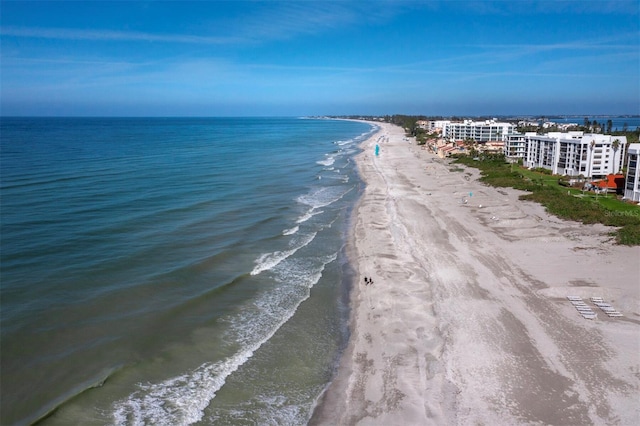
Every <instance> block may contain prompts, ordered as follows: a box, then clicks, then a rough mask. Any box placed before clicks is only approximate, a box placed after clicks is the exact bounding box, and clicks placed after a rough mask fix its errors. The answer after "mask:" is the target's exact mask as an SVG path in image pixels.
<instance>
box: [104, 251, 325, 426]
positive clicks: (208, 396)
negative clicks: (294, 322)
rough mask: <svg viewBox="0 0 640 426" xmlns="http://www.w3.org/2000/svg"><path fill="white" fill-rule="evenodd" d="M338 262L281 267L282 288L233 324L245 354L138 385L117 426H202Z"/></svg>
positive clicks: (117, 409)
mask: <svg viewBox="0 0 640 426" xmlns="http://www.w3.org/2000/svg"><path fill="white" fill-rule="evenodd" d="M336 258H337V253H333V254H332V255H329V256H325V257H324V258H323V259H320V260H321V262H320V264H318V263H316V264H315V265H313V266H312V265H309V264H308V263H307V262H304V261H302V262H288V264H287V265H281V266H280V267H279V268H278V271H277V274H276V276H277V280H278V282H279V283H280V285H279V286H278V288H276V289H274V290H275V291H268V292H265V293H263V294H262V295H261V296H260V297H259V298H258V299H257V300H256V301H255V302H254V306H255V307H256V308H258V309H255V310H247V311H244V313H243V314H241V315H240V318H237V317H236V318H232V319H229V321H230V322H231V323H232V324H233V326H232V327H231V328H230V330H229V333H232V334H234V335H235V338H234V340H235V341H237V342H239V343H241V344H242V345H243V346H244V348H243V349H242V350H240V351H239V352H237V353H236V354H234V355H232V356H231V357H229V358H227V359H225V360H221V361H219V362H215V363H207V364H203V365H202V366H200V367H199V368H197V369H196V370H194V371H192V372H189V373H187V374H183V375H181V376H178V377H174V378H171V379H169V380H165V381H163V382H160V383H157V384H144V385H142V384H141V385H139V387H140V390H138V391H136V392H134V393H133V394H131V395H130V396H129V397H128V398H127V399H126V400H122V401H119V402H117V403H116V404H115V406H114V413H113V417H114V422H115V424H116V425H118V426H120V425H147V424H155V425H189V424H192V423H195V422H199V421H201V420H202V419H203V417H204V410H205V409H206V407H207V406H209V405H210V404H211V401H212V400H213V399H214V398H215V396H216V393H217V392H218V391H219V390H220V389H221V388H222V386H224V384H225V382H226V379H227V377H229V375H230V374H232V373H233V372H234V371H236V370H237V369H238V368H239V367H240V366H242V365H243V364H244V363H246V362H247V361H248V360H249V359H250V358H251V357H252V356H253V354H254V352H255V351H256V350H258V349H259V348H260V346H262V345H263V344H264V343H265V342H267V341H268V340H269V339H270V338H271V337H272V336H273V335H274V334H275V333H276V332H277V331H278V329H280V327H282V325H283V324H285V323H286V322H287V321H288V320H289V319H290V318H291V317H292V316H293V315H294V314H295V312H296V310H297V309H298V307H299V306H300V304H301V303H302V302H304V301H305V300H306V299H308V298H309V294H310V289H311V287H313V286H314V285H315V284H316V283H317V282H318V281H319V280H320V277H321V276H322V272H323V271H324V268H325V267H326V265H327V264H328V263H330V262H333V261H334V260H335V259H336ZM316 260H318V259H316ZM281 408H284V407H281ZM300 409H301V407H299V406H290V407H287V409H285V410H277V412H272V413H270V415H269V417H272V418H274V419H275V418H279V419H285V418H300V416H301V414H302V412H301V411H300ZM290 410H293V411H290ZM265 414H266V413H265Z"/></svg>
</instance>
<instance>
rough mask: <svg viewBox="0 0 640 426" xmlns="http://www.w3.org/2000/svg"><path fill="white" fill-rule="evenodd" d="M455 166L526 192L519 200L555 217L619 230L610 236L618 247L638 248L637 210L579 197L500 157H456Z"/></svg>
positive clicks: (551, 179) (602, 198)
mask: <svg viewBox="0 0 640 426" xmlns="http://www.w3.org/2000/svg"><path fill="white" fill-rule="evenodd" d="M456 163H460V164H464V165H467V166H470V167H475V168H478V169H480V171H481V172H482V178H481V179H480V180H481V181H483V182H485V183H487V184H488V185H491V186H497V187H512V188H516V189H520V190H523V191H529V192H530V193H529V194H525V195H522V196H521V197H520V199H521V200H529V201H535V202H538V203H540V204H542V205H543V206H545V207H546V209H547V211H548V212H549V213H551V214H553V215H555V216H558V217H560V218H563V219H569V220H575V221H578V222H582V223H584V224H592V223H601V224H603V225H608V226H616V227H619V229H618V230H617V231H615V232H614V233H612V235H614V236H615V237H616V241H617V242H618V243H619V244H625V245H640V208H638V207H637V206H635V205H632V204H628V203H625V202H623V201H620V200H618V199H616V198H615V197H614V196H611V195H596V194H593V193H583V191H581V190H579V189H574V188H567V187H563V186H561V185H560V184H559V183H558V177H557V176H551V175H550V174H548V173H546V172H545V173H539V172H537V171H534V170H527V169H524V168H522V167H520V166H518V165H517V164H508V163H507V162H505V159H504V156H502V155H490V156H489V155H484V156H482V157H481V158H480V159H476V160H474V159H473V158H471V157H468V156H460V157H458V158H457V160H456Z"/></svg>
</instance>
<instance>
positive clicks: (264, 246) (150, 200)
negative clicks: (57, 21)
mask: <svg viewBox="0 0 640 426" xmlns="http://www.w3.org/2000/svg"><path fill="white" fill-rule="evenodd" d="M1 126H2V128H1V133H0V134H1V145H0V148H1V151H0V159H1V164H0V166H1V168H0V172H1V187H0V190H1V197H2V198H1V203H2V205H1V210H0V214H1V236H2V240H1V262H2V263H1V277H0V278H1V284H2V310H1V315H2V330H1V332H2V364H1V368H2V407H1V408H2V410H1V423H2V424H26V423H29V422H32V421H34V420H36V419H38V418H43V417H44V423H45V424H61V425H67V424H108V423H115V424H190V423H196V422H201V423H202V424H210V423H214V422H218V423H220V424H228V423H236V424H237V423H258V422H261V423H272V424H273V423H276V424H300V423H304V422H306V420H307V419H308V417H309V415H310V414H311V410H312V409H313V406H314V404H315V401H316V398H317V397H318V395H319V394H320V393H321V392H322V390H323V389H324V387H325V386H326V384H327V382H328V380H329V378H330V375H331V372H332V369H333V368H334V365H335V361H336V357H337V354H338V353H339V351H340V349H341V347H342V346H341V345H343V344H344V340H345V327H344V320H345V315H346V313H345V303H344V294H345V286H344V284H345V282H347V281H348V278H349V277H348V271H349V269H348V265H347V264H346V262H345V260H344V257H343V254H342V250H343V245H344V239H345V233H346V227H347V221H348V216H349V210H350V208H351V206H352V205H353V203H354V201H355V200H356V199H357V197H358V194H359V191H360V183H359V180H358V177H357V175H356V173H355V168H354V167H353V164H352V162H351V158H352V156H353V155H354V154H355V153H356V152H357V150H358V149H357V144H358V143H359V142H360V141H361V140H363V138H364V137H365V136H366V135H367V134H370V132H371V131H372V128H371V126H370V125H368V124H364V123H359V122H351V121H336V120H313V119H297V118H255V119H252V118H203V119H197V118H188V119H179V118H175V119H174V118H172V119H165V118H153V119H140V118H81V119H79V118H2V120H1Z"/></svg>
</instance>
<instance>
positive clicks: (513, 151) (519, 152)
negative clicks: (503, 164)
mask: <svg viewBox="0 0 640 426" xmlns="http://www.w3.org/2000/svg"><path fill="white" fill-rule="evenodd" d="M532 136H536V132H527V133H525V134H522V133H513V134H511V135H507V137H506V138H505V141H504V155H505V157H508V158H514V159H520V158H522V159H524V156H525V153H526V152H527V138H528V137H532Z"/></svg>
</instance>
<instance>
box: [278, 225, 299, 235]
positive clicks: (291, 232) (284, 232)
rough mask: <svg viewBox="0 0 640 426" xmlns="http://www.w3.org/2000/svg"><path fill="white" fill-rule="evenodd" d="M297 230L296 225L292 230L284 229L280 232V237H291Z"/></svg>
mask: <svg viewBox="0 0 640 426" xmlns="http://www.w3.org/2000/svg"><path fill="white" fill-rule="evenodd" d="M299 230H300V227H299V226H297V225H296V226H294V227H293V228H289V229H285V230H284V231H282V235H292V234H295V233H296V232H298V231H299Z"/></svg>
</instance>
